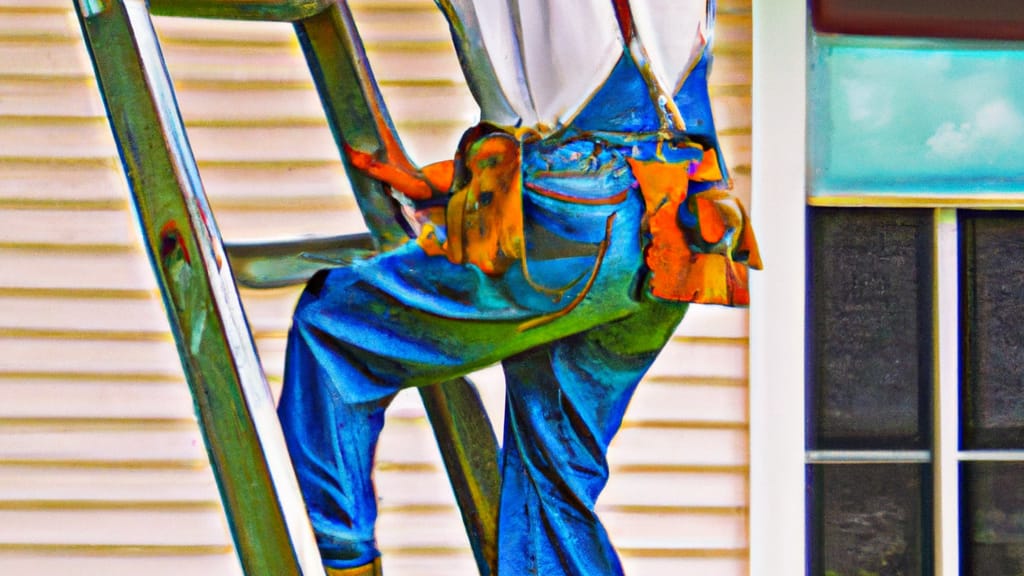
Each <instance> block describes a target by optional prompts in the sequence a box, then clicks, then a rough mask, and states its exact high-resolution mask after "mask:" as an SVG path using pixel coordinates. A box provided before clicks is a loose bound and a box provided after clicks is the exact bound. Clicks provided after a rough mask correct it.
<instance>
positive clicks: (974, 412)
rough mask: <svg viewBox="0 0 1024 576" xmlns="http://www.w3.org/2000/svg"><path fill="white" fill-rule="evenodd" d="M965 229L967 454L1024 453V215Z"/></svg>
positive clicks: (970, 219) (991, 216)
mask: <svg viewBox="0 0 1024 576" xmlns="http://www.w3.org/2000/svg"><path fill="white" fill-rule="evenodd" d="M960 224H961V228H960V230H961V242H962V244H961V246H962V259H963V261H964V265H963V271H964V274H963V277H962V282H961V287H962V291H961V292H962V297H963V306H962V308H961V310H962V318H961V326H962V327H963V339H962V346H963V348H964V350H963V357H964V359H965V361H964V363H963V369H964V374H963V378H962V381H963V395H964V398H963V409H962V410H961V414H962V417H963V421H962V424H963V442H964V447H965V448H968V449H983V448H1018V449H1024V214H1021V213H1019V212H988V213H985V212H968V213H964V214H962V216H961V221H960Z"/></svg>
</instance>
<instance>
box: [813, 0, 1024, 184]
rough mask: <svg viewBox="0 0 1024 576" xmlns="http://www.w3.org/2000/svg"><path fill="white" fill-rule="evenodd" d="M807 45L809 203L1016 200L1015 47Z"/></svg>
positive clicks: (850, 41)
mask: <svg viewBox="0 0 1024 576" xmlns="http://www.w3.org/2000/svg"><path fill="white" fill-rule="evenodd" d="M1021 4H1022V5H1024V2H1022V3H1021ZM811 46H812V49H811V54H810V73H809V76H808V89H809V91H810V93H809V95H808V96H809V97H808V152H809V156H810V158H809V160H810V166H811V167H812V170H811V171H810V184H811V194H812V195H813V196H828V195H837V194H838V195H866V194H867V195H870V194H884V195H901V196H906V195H912V196H927V197H935V196H939V197H942V196H945V197H957V198H960V197H971V196H976V195H978V194H995V193H998V194H1004V195H1013V194H1015V195H1017V196H1018V197H1019V196H1021V195H1022V194H1024V154H1021V153H1020V143H1021V142H1022V141H1024V44H1019V45H1018V44H1010V45H1007V44H1005V43H1003V44H985V45H979V44H978V43H963V42H960V43H951V42H943V43H936V42H930V43H929V42H922V41H919V40H897V39H886V38H850V37H836V36H814V37H813V39H812V42H811Z"/></svg>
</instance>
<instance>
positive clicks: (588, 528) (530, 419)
mask: <svg viewBox="0 0 1024 576" xmlns="http://www.w3.org/2000/svg"><path fill="white" fill-rule="evenodd" d="M685 312H686V305H685V304H681V303H667V302H654V301H650V302H647V303H646V305H645V306H644V307H643V308H642V310H641V311H640V312H638V313H636V314H634V315H632V316H630V317H628V318H626V319H624V320H620V321H617V322H613V323H610V324H606V325H602V326H598V327H596V328H593V329H590V330H588V331H586V332H582V333H579V334H575V335H572V336H568V337H565V338H562V339H560V340H557V341H556V342H553V343H551V344H548V345H544V346H540V347H537V348H534V349H531V350H528V351H526V352H524V353H522V354H519V355H517V356H514V357H512V358H509V359H508V360H506V361H505V362H504V368H505V376H506V386H507V394H508V396H507V414H506V425H505V442H504V448H503V452H504V461H503V468H502V477H503V480H502V482H503V483H502V495H501V511H500V517H499V524H498V536H499V553H498V554H499V568H498V573H499V574H511V575H514V576H519V575H524V576H525V575H534V574H535V575H540V576H562V575H565V576H570V575H571V576H615V575H620V574H622V567H621V565H620V563H619V558H618V555H617V554H616V552H615V549H614V548H613V547H612V545H611V544H610V542H609V540H608V535H607V533H606V532H605V529H604V527H603V526H602V525H601V522H600V521H599V519H598V518H597V516H596V514H595V512H594V504H595V503H596V501H597V498H598V495H599V494H600V493H601V490H602V489H603V488H604V486H605V484H606V482H607V480H608V463H607V461H606V459H605V455H606V453H607V450H608V444H609V443H610V442H611V439H612V437H613V436H614V435H615V433H616V432H617V431H618V429H619V426H620V425H621V423H622V418H623V414H624V412H625V410H626V406H627V405H628V403H629V400H630V398H631V396H632V395H633V392H634V390H635V389H636V386H637V384H638V383H639V381H640V379H641V378H642V377H643V375H644V373H645V372H646V371H647V369H648V368H649V367H650V365H651V363H652V362H653V361H654V359H655V357H656V356H657V354H658V352H659V351H660V350H661V348H662V347H663V346H664V344H665V342H667V341H668V339H669V338H670V337H671V335H672V332H673V330H674V329H675V327H676V325H677V324H678V323H679V321H680V320H681V319H682V317H683V315H684V314H685Z"/></svg>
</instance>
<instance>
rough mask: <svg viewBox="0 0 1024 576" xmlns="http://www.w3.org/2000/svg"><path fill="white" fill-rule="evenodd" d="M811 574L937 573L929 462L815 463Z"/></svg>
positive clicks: (890, 575) (909, 575)
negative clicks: (934, 568) (933, 556)
mask: <svg viewBox="0 0 1024 576" xmlns="http://www.w3.org/2000/svg"><path fill="white" fill-rule="evenodd" d="M811 477H812V479H811V484H810V485H811V486H812V495H811V502H810V503H809V506H808V508H809V511H810V513H811V514H812V521H811V522H810V523H809V524H810V525H811V526H813V527H814V528H813V530H812V532H811V545H810V551H811V562H810V564H811V566H810V569H811V570H810V572H811V574H812V576H864V575H865V574H871V575H873V576H874V575H877V576H920V575H927V574H931V573H932V568H931V567H932V562H931V553H930V550H931V546H930V543H929V535H930V534H931V532H932V530H931V516H930V510H931V506H930V504H928V502H929V501H930V496H929V494H930V492H929V490H928V487H929V486H930V482H929V481H928V478H929V477H930V476H929V473H928V468H927V466H924V465H919V464H822V465H814V466H812V467H811Z"/></svg>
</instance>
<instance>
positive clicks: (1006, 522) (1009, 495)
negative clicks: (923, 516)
mask: <svg viewBox="0 0 1024 576" xmlns="http://www.w3.org/2000/svg"><path fill="white" fill-rule="evenodd" d="M962 474H963V482H964V490H963V493H964V495H963V497H962V499H961V505H962V507H963V510H962V512H961V545H962V548H963V554H961V558H962V559H961V562H962V564H963V566H962V570H961V573H963V574H966V575H978V576H982V575H989V574H991V575H992V576H995V575H997V574H1024V490H1021V484H1022V481H1024V462H969V463H965V464H963V472H962Z"/></svg>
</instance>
